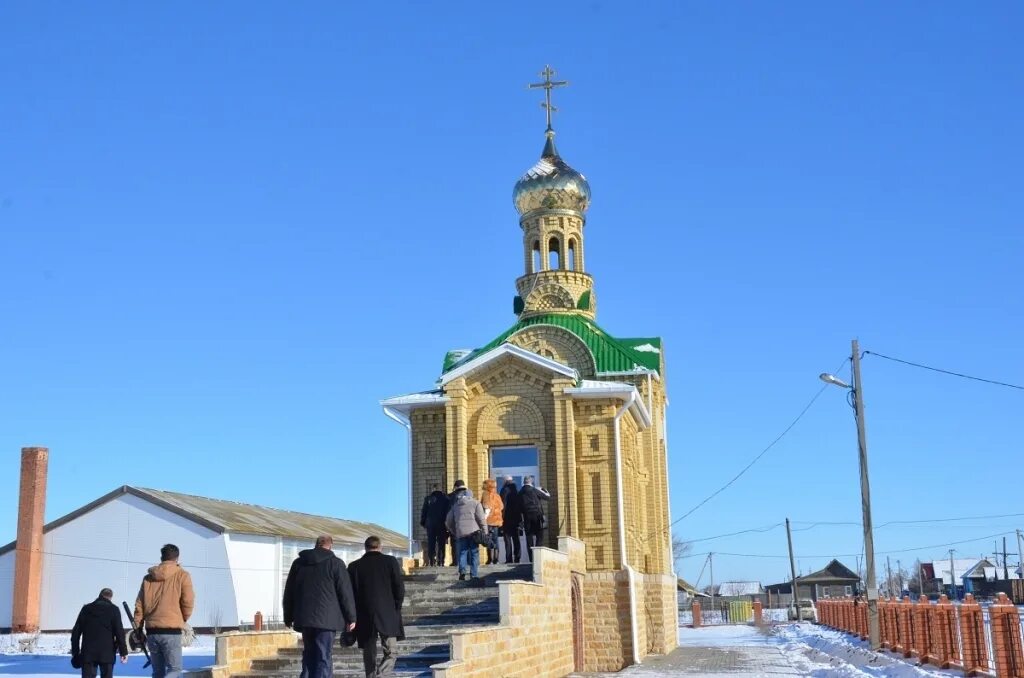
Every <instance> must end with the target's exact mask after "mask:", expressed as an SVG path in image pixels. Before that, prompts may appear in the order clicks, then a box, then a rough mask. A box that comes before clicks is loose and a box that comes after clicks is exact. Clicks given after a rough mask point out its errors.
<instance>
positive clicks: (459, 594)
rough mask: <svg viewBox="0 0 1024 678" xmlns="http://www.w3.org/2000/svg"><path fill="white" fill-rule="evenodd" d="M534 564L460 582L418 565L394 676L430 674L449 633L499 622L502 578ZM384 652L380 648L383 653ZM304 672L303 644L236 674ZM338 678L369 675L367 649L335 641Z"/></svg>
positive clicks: (521, 574) (444, 654) (521, 575)
mask: <svg viewBox="0 0 1024 678" xmlns="http://www.w3.org/2000/svg"><path fill="white" fill-rule="evenodd" d="M532 572H533V570H532V566H530V565H489V566H482V567H481V569H480V574H481V576H480V578H479V579H477V580H474V581H464V582H463V581H459V580H458V571H457V569H456V568H454V567H433V568H421V569H417V570H415V571H414V572H413V573H412V574H410V575H406V577H405V603H404V606H403V610H402V618H403V621H404V623H405V640H403V641H400V642H399V643H398V664H397V665H396V667H395V675H396V676H399V677H401V678H413V677H415V678H427V677H428V676H430V675H431V670H430V667H431V666H432V665H434V664H440V663H444V662H447V661H448V660H449V659H450V658H451V655H450V652H451V643H450V634H451V633H452V632H453V631H464V630H467V629H475V628H480V627H487V626H493V625H497V624H498V622H499V615H498V582H499V581H502V580H529V579H530V578H531V577H532ZM378 656H379V653H378ZM301 671H302V644H301V641H300V643H299V645H298V646H297V647H288V648H282V649H280V650H278V653H277V656H274V657H269V658H263V659H254V660H252V667H251V668H250V669H249V670H248V671H243V672H238V673H233V674H232V676H233V678H298V677H299V676H300V674H301ZM334 675H335V678H361V677H362V676H364V675H365V674H364V671H363V656H362V651H361V650H359V648H358V647H355V646H353V647H350V648H348V647H342V646H341V645H340V644H335V646H334Z"/></svg>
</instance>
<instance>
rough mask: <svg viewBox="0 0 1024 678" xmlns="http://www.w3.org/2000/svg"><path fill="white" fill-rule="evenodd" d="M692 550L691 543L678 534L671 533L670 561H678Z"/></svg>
mask: <svg viewBox="0 0 1024 678" xmlns="http://www.w3.org/2000/svg"><path fill="white" fill-rule="evenodd" d="M692 550H693V544H691V543H690V542H688V541H684V540H683V538H682V537H680V536H679V535H678V534H674V535H672V561H673V562H675V563H678V562H679V561H680V560H682V559H683V558H685V557H686V556H687V555H689V553H690V551H692Z"/></svg>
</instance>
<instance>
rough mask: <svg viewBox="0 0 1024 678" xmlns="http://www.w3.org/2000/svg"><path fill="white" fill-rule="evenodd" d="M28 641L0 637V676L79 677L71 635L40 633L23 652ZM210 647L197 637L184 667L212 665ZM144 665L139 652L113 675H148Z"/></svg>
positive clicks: (187, 651) (209, 641) (207, 639)
mask: <svg viewBox="0 0 1024 678" xmlns="http://www.w3.org/2000/svg"><path fill="white" fill-rule="evenodd" d="M29 638H31V636H27V635H24V634H16V635H0V676H37V677H38V678H56V677H58V676H62V677H63V676H80V675H81V671H80V670H78V669H74V668H72V667H71V634H67V633H63V634H62V633H46V634H41V635H39V636H38V637H37V638H36V640H35V647H34V649H33V650H32V651H30V652H23V651H22V650H21V647H22V643H21V642H20V641H22V640H25V639H29ZM213 648H214V638H213V636H196V638H195V640H194V641H193V642H192V645H191V646H190V647H187V648H185V650H184V652H183V654H184V658H183V660H182V663H183V664H184V668H185V669H198V668H201V667H203V666H210V665H211V664H213ZM145 663H146V659H145V657H143V656H142V654H141V653H140V654H132V655H130V656H129V657H128V663H127V664H120V663H118V664H117V665H116V667H115V668H114V675H117V676H149V675H151V673H150V672H151V669H143V668H142V665H143V664H145Z"/></svg>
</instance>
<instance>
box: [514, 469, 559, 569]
mask: <svg viewBox="0 0 1024 678" xmlns="http://www.w3.org/2000/svg"><path fill="white" fill-rule="evenodd" d="M550 498H551V494H550V493H548V492H547V491H545V490H544V488H542V487H534V486H533V476H526V477H525V478H523V489H521V490H519V509H520V511H522V514H523V531H524V532H525V533H526V553H527V555H529V556H530V562H531V563H532V562H533V547H534V546H540V545H541V544H542V543H543V541H544V527H545V526H546V521H545V519H544V506H543V505H542V504H541V502H542V501H547V500H548V499H550Z"/></svg>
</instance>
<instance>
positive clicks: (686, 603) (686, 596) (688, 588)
mask: <svg viewBox="0 0 1024 678" xmlns="http://www.w3.org/2000/svg"><path fill="white" fill-rule="evenodd" d="M676 588H677V589H678V591H679V592H678V594H677V598H678V600H679V607H680V608H689V607H690V605H691V604H693V601H694V599H695V598H707V597H708V594H706V593H701V592H700V591H698V590H697V589H696V588H694V586H693V585H692V584H690V582H688V581H686V580H685V579H683V578H682V577H677V578H676Z"/></svg>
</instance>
